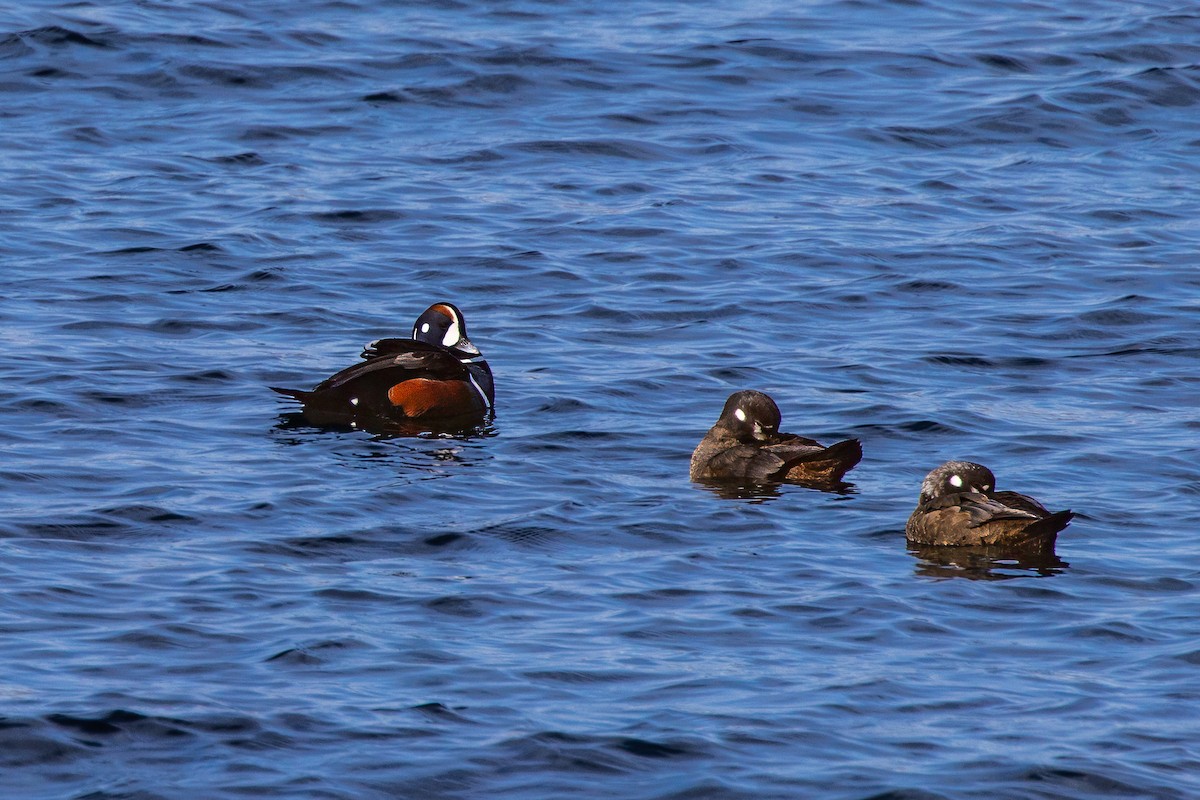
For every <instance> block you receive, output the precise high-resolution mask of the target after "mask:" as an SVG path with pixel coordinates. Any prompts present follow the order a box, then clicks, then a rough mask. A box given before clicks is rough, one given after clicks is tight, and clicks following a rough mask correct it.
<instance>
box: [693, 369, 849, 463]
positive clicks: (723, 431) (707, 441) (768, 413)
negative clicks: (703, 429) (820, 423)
mask: <svg viewBox="0 0 1200 800" xmlns="http://www.w3.org/2000/svg"><path fill="white" fill-rule="evenodd" d="M779 422H780V415H779V406H777V405H775V401H774V400H772V399H771V398H770V397H768V396H767V395H765V394H763V393H762V392H756V391H753V390H748V389H747V390H743V391H740V392H734V393H733V394H731V395H729V399H728V400H726V401H725V408H724V409H723V410H722V411H721V418H720V419H718V420H717V424H716V425H713V426H712V428H710V429H709V431H708V433H707V434H705V436H704V438H703V439H702V440H701V441H700V444H699V445H697V446H696V451H695V452H694V453H692V467H691V476H692V480H694V481H741V482H743V483H769V482H772V481H783V480H791V481H801V482H810V483H830V484H832V483H836V482H837V481H840V480H841V479H842V476H843V475H845V474H846V472H847V471H848V470H849V469H850V468H851V467H853V466H854V465H855V464H857V463H858V462H859V460H860V459H861V458H862V445H861V444H859V442H858V440H857V439H846V440H845V441H842V442H838V443H837V444H833V445H830V446H829V447H823V446H822V445H821V444H820V443H819V442H815V441H813V440H812V439H806V438H804V437H803V436H796V435H795V434H791V433H780V432H779Z"/></svg>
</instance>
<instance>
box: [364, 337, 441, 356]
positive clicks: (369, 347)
mask: <svg viewBox="0 0 1200 800" xmlns="http://www.w3.org/2000/svg"><path fill="white" fill-rule="evenodd" d="M437 350H443V351H444V350H445V348H441V347H438V346H437V345H435V344H430V343H428V342H418V341H417V340H416V339H400V338H389V339H376V340H375V341H373V342H370V343H368V344H366V345H365V346H364V347H363V350H362V353H361V354H360V355H361V356H362V358H363V359H364V360H367V361H369V360H371V359H372V358H379V357H380V356H390V355H396V354H398V353H410V352H428V351H437Z"/></svg>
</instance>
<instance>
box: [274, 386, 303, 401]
mask: <svg viewBox="0 0 1200 800" xmlns="http://www.w3.org/2000/svg"><path fill="white" fill-rule="evenodd" d="M267 388H268V389H270V390H271V391H272V392H278V393H279V394H281V395H283V396H284V397H290V398H292V399H293V400H299V401H300V402H301V403H303V402H305V401H306V400H307V399H308V396H309V395H310V394H312V392H306V391H305V390H303V389H281V388H280V387H278V386H268V387H267Z"/></svg>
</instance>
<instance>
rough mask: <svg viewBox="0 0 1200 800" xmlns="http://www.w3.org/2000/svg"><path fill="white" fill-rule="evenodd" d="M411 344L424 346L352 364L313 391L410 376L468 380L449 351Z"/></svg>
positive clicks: (319, 384) (384, 381) (460, 363)
mask: <svg viewBox="0 0 1200 800" xmlns="http://www.w3.org/2000/svg"><path fill="white" fill-rule="evenodd" d="M411 344H417V345H421V347H422V348H425V349H406V350H404V351H402V352H393V353H390V354H386V355H379V356H376V357H374V358H371V359H368V360H367V361H363V362H362V363H360V364H353V365H351V366H349V367H346V368H345V369H344V370H342V371H340V372H336V373H334V374H333V375H331V376H329V377H328V378H326V379H325V380H323V381H321V382H320V383H318V384H317V385H316V386H315V387H313V390H312V393H313V394H316V393H318V392H328V391H332V390H336V389H339V388H342V387H344V386H346V385H347V384H349V383H351V382H358V381H364V380H367V381H370V382H371V383H374V382H376V381H378V382H379V383H380V384H381V385H384V384H386V385H387V386H392V385H395V384H397V383H400V382H402V381H406V380H410V379H412V378H428V379H430V380H440V381H448V380H467V379H468V377H467V368H466V366H465V365H464V364H463V363H462V362H461V361H459V360H458V359H457V358H455V357H454V356H453V355H452V354H451V353H450V352H449V351H447V350H442V349H439V348H436V347H433V346H432V345H426V344H424V343H422V342H411Z"/></svg>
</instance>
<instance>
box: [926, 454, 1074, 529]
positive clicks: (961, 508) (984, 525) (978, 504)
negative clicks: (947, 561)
mask: <svg viewBox="0 0 1200 800" xmlns="http://www.w3.org/2000/svg"><path fill="white" fill-rule="evenodd" d="M995 488H996V477H995V476H994V475H993V474H992V471H991V470H990V469H988V468H987V467H985V466H983V465H982V464H973V463H971V462H970V461H947V462H946V463H945V464H942V465H941V466H940V467H938V468H937V469H935V470H934V471H933V472H931V473H929V475H928V476H926V478H925V481H924V483H922V484H921V498H920V500H919V502H918V504H917V508H916V510H915V511H913V513H912V516H910V517H909V518H908V524H907V525H906V526H905V528H904V533H905V535H906V536H907V537H908V540H909V541H910V542H913V543H916V544H931V545H960V546H961V545H998V544H1003V545H1017V546H1022V547H1029V548H1041V549H1045V548H1052V547H1053V546H1054V540H1055V538H1056V537H1057V536H1058V532H1059V531H1061V530H1062V529H1063V528H1065V527H1067V523H1068V522H1070V521H1071V517H1073V516H1075V515H1074V514H1073V513H1071V512H1070V511H1056V512H1054V513H1053V514H1052V513H1050V512H1049V511H1047V510H1046V507H1045V506H1043V505H1042V504H1041V503H1039V502H1038V501H1037V500H1034V499H1033V498H1032V497H1027V496H1026V495H1023V494H1018V493H1017V492H997V491H995Z"/></svg>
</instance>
